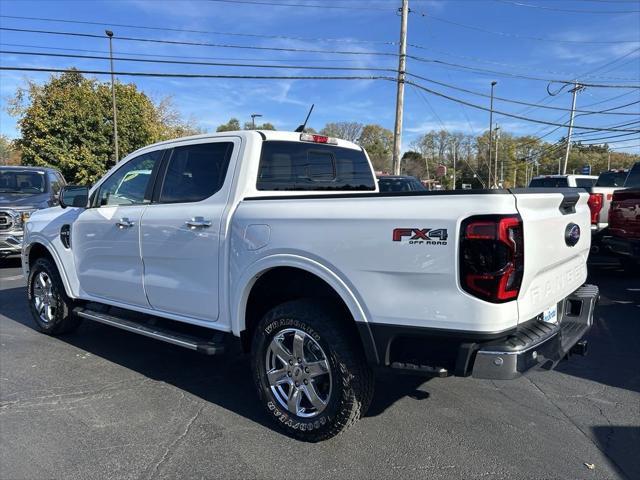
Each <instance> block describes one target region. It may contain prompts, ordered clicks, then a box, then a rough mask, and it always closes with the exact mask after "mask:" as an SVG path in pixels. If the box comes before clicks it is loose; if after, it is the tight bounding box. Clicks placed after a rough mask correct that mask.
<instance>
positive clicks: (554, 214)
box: [512, 189, 591, 322]
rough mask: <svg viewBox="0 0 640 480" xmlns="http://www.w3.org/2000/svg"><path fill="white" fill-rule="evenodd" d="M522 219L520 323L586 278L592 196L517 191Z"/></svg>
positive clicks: (568, 191)
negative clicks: (590, 198) (522, 262)
mask: <svg viewBox="0 0 640 480" xmlns="http://www.w3.org/2000/svg"><path fill="white" fill-rule="evenodd" d="M512 191H513V193H514V195H515V197H516V208H517V209H518V212H519V213H520V216H521V217H522V220H523V230H524V276H523V279H522V287H521V289H520V295H519V296H518V312H519V318H520V321H521V322H524V321H527V320H529V319H531V318H533V317H535V316H536V315H538V314H540V313H541V312H543V311H544V310H545V309H547V308H549V307H552V306H554V305H556V304H557V302H559V301H560V300H562V299H563V298H564V297H566V296H567V295H569V294H570V293H571V292H573V291H574V290H576V289H577V288H578V287H580V286H581V285H582V284H583V283H584V282H585V280H586V278H587V267H586V261H587V257H588V255H589V249H590V247H591V233H590V231H591V230H590V227H591V226H590V220H591V217H590V212H589V206H588V205H587V200H588V198H589V194H588V193H586V192H584V191H581V190H577V189H544V190H542V191H541V189H540V190H538V189H535V190H528V189H514V190H512Z"/></svg>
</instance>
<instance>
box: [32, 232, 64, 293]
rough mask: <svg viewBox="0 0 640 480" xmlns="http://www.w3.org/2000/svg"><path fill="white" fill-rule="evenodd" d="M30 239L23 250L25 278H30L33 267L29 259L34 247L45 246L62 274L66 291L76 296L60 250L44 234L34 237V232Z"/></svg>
mask: <svg viewBox="0 0 640 480" xmlns="http://www.w3.org/2000/svg"><path fill="white" fill-rule="evenodd" d="M29 240H30V241H29V244H28V245H25V246H24V248H23V252H22V271H23V273H24V276H25V278H26V279H28V278H29V271H30V269H31V268H30V259H29V255H30V253H31V250H32V249H33V248H34V247H37V248H43V249H44V250H46V251H47V253H48V254H49V256H50V257H51V258H52V259H53V263H54V264H55V266H56V268H57V269H58V273H59V274H60V278H61V279H62V284H63V285H64V289H65V292H66V294H67V296H69V297H70V298H74V297H75V295H73V290H72V289H71V282H70V281H69V277H68V276H67V272H66V270H65V269H64V268H63V262H62V260H61V259H60V256H59V255H58V252H57V251H56V249H55V248H54V247H53V245H52V244H51V242H49V240H48V239H47V238H46V237H44V236H37V237H35V238H33V234H32V237H31V238H30V239H29Z"/></svg>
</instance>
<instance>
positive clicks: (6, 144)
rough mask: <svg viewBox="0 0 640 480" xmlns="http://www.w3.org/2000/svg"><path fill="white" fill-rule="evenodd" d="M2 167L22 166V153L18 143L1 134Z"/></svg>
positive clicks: (0, 153) (0, 159)
mask: <svg viewBox="0 0 640 480" xmlns="http://www.w3.org/2000/svg"><path fill="white" fill-rule="evenodd" d="M0 165H20V151H19V150H18V149H17V148H16V142H15V141H14V140H11V139H10V138H9V137H7V136H6V135H2V134H0Z"/></svg>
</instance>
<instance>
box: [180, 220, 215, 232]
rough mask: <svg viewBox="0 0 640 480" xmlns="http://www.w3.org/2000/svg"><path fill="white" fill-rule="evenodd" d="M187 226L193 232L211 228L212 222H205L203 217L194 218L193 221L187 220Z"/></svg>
mask: <svg viewBox="0 0 640 480" xmlns="http://www.w3.org/2000/svg"><path fill="white" fill-rule="evenodd" d="M185 225H186V226H187V227H189V228H190V229H191V230H195V229H196V228H209V227H210V226H211V220H205V219H204V218H202V217H193V218H192V219H191V220H187V221H186V222H185Z"/></svg>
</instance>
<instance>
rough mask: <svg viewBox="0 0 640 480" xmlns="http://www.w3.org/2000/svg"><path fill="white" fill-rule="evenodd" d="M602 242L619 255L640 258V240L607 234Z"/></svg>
mask: <svg viewBox="0 0 640 480" xmlns="http://www.w3.org/2000/svg"><path fill="white" fill-rule="evenodd" d="M602 244H603V245H605V246H606V247H607V248H608V249H609V250H610V251H611V252H613V253H615V254H617V255H624V256H625V257H633V258H640V240H637V239H633V238H622V237H608V236H607V237H604V238H603V239H602Z"/></svg>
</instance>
